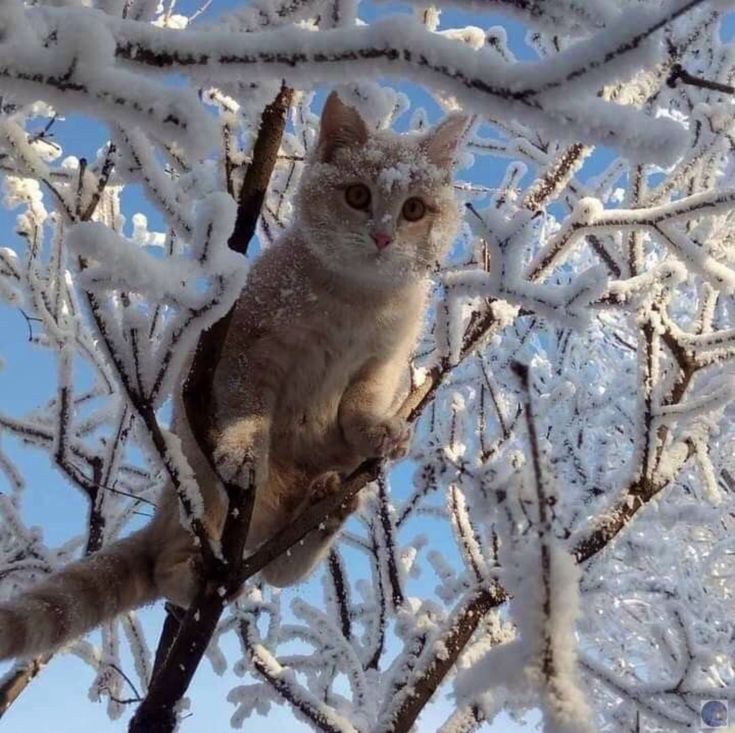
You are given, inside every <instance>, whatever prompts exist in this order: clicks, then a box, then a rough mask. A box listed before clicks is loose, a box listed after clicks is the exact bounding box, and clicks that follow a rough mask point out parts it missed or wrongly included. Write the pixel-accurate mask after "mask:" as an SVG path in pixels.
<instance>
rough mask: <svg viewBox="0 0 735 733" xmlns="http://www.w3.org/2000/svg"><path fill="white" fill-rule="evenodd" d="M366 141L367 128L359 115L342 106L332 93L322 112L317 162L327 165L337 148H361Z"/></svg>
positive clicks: (353, 110)
mask: <svg viewBox="0 0 735 733" xmlns="http://www.w3.org/2000/svg"><path fill="white" fill-rule="evenodd" d="M367 139H368V128H367V125H366V124H365V121H364V120H363V119H362V117H360V113H359V112H358V111H357V110H356V109H355V108H354V107H349V106H347V105H346V104H343V103H342V101H341V100H340V98H339V96H338V95H337V92H332V93H331V94H330V95H329V96H328V97H327V101H326V102H325V103H324V109H323V110H322V119H321V123H320V126H319V143H318V145H317V156H318V158H319V160H321V161H322V162H323V163H329V162H330V161H331V160H332V158H333V157H334V153H335V151H336V150H338V149H339V148H348V147H354V146H362V145H364V144H365V143H366V142H367Z"/></svg>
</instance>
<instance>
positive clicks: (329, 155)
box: [0, 92, 467, 658]
mask: <svg viewBox="0 0 735 733" xmlns="http://www.w3.org/2000/svg"><path fill="white" fill-rule="evenodd" d="M466 126H467V120H466V119H465V118H464V117H462V116H460V115H450V116H448V117H447V118H445V120H444V121H443V122H442V123H440V124H439V125H438V126H437V127H435V128H434V129H432V130H430V131H428V132H423V133H422V132H418V133H409V134H403V135H398V134H395V133H392V132H390V131H377V132H376V131H371V130H370V129H369V128H368V126H367V124H366V123H365V121H364V120H363V119H362V117H361V116H360V114H359V113H358V112H357V111H356V110H355V109H354V108H352V107H350V106H348V105H346V104H344V103H343V102H342V101H341V100H340V98H339V96H338V95H337V94H336V92H332V93H331V94H330V96H329V97H328V99H327V101H326V103H325V106H324V109H323V112H322V117H321V121H320V129H319V137H318V141H317V144H316V145H315V146H314V150H313V151H312V153H311V154H310V157H309V159H308V160H307V161H306V164H305V166H304V169H303V172H302V176H301V179H300V182H299V186H298V190H297V193H296V196H295V210H294V217H293V224H292V225H291V226H290V227H289V228H288V229H287V230H285V232H284V233H283V235H282V236H281V237H280V239H279V240H278V241H277V242H276V243H274V244H273V245H272V246H271V247H269V248H267V249H265V251H264V252H263V253H262V254H261V255H260V257H258V258H257V260H256V262H255V264H254V266H253V268H252V270H251V272H250V273H249V276H248V280H247V283H246V286H245V288H244V289H243V292H242V294H241V296H240V298H239V300H238V302H237V304H236V306H235V311H234V316H233V320H232V322H231V325H230V329H229V335H228V337H227V340H226V343H225V345H224V349H223V354H222V358H221V361H220V363H219V366H218V368H217V370H216V374H215V377H214V393H213V396H214V415H215V425H216V433H215V440H214V445H215V451H214V460H215V466H216V470H217V473H218V474H219V475H220V477H222V478H223V479H224V480H227V481H233V482H235V483H237V484H238V485H243V482H244V480H245V477H244V475H243V474H244V472H246V471H247V472H252V473H248V476H249V477H250V476H254V478H255V487H256V498H255V503H254V508H253V515H252V520H251V525H250V530H249V533H248V537H247V544H246V549H247V550H253V549H255V548H256V547H257V546H258V545H259V544H260V543H262V542H263V541H265V540H267V539H268V538H270V537H271V536H273V535H275V534H276V533H277V532H278V531H279V530H280V529H281V528H283V527H284V526H287V525H288V524H289V523H291V522H293V521H297V518H298V515H299V513H300V512H302V511H303V510H304V509H305V508H306V507H307V506H309V504H310V503H312V502H315V501H318V500H319V499H320V498H321V497H323V496H325V494H328V493H329V492H332V491H336V490H337V489H338V487H339V476H340V474H345V473H348V472H350V471H352V470H353V469H354V468H356V467H357V466H358V465H359V464H360V463H361V462H362V461H363V460H364V459H366V458H368V457H387V458H399V457H401V456H402V455H404V454H405V453H406V451H407V448H408V445H409V441H410V437H411V433H410V430H409V428H408V426H407V425H406V424H405V422H403V421H402V420H400V419H399V418H398V417H396V411H397V408H398V406H399V405H400V403H401V401H402V399H403V397H404V396H405V394H406V392H407V389H408V384H407V381H408V380H407V375H408V369H409V360H410V357H411V353H412V350H413V348H414V346H415V343H416V339H417V337H418V334H419V330H420V328H421V324H422V320H423V314H424V308H425V301H426V299H427V294H428V285H429V276H430V273H431V271H432V268H433V267H434V266H435V263H436V262H437V261H438V260H439V259H441V257H442V256H443V254H444V252H445V251H446V249H447V247H448V246H449V244H450V243H451V242H452V240H453V238H454V236H455V234H456V231H457V228H458V224H459V218H460V215H459V208H458V205H457V202H456V200H455V196H454V190H453V185H452V177H453V171H454V161H455V158H456V154H457V152H458V148H459V145H460V143H461V140H462V137H463V133H464V131H465V128H466ZM178 399H179V400H180V398H178ZM183 414H184V411H183V407H182V406H181V404H177V405H176V406H175V409H174V421H173V422H174V430H175V432H176V433H177V435H178V436H179V437H180V439H181V441H182V446H183V450H184V453H185V455H186V456H187V458H188V460H189V462H190V464H191V466H192V469H193V471H194V473H195V476H196V477H197V481H198V483H199V486H200V491H201V492H202V498H203V502H204V507H205V517H206V519H205V524H206V526H207V528H208V530H209V531H210V533H213V534H214V535H215V536H216V535H217V533H218V532H220V531H221V526H222V523H223V518H224V513H225V511H226V501H225V500H224V498H223V496H224V494H223V492H222V489H221V485H220V484H219V482H218V480H217V478H216V476H215V474H214V472H213V470H212V466H211V464H210V463H209V462H208V461H207V460H206V459H205V457H204V455H203V454H202V453H201V451H200V449H199V447H198V444H197V442H196V440H194V438H193V436H192V435H191V434H190V432H189V427H188V424H187V421H186V420H185V419H183V417H182V416H183ZM353 509H354V506H351V507H347V508H346V509H345V511H343V512H342V514H341V516H336V517H332V518H330V519H329V520H328V521H327V522H326V523H325V524H324V525H322V527H320V529H318V530H314V531H312V532H311V533H309V534H308V535H307V536H306V537H305V539H304V541H303V544H302V545H300V546H299V548H298V552H294V553H287V554H284V555H282V556H281V557H279V558H277V559H275V560H273V561H272V562H271V563H270V564H269V565H268V566H267V567H266V568H265V569H264V570H263V571H262V576H263V577H264V579H265V580H266V581H267V582H268V583H271V584H272V585H275V586H286V585H291V584H293V583H296V582H298V581H299V580H301V579H302V578H304V577H305V576H306V575H308V573H309V572H310V571H311V570H312V569H313V568H314V567H315V566H316V565H317V563H318V562H319V560H320V559H321V558H322V557H323V556H324V555H325V554H326V553H327V551H328V550H329V547H330V545H331V543H332V541H333V540H334V537H335V535H336V534H337V533H338V531H339V529H340V526H341V525H342V523H343V522H344V520H345V519H346V517H347V516H348V514H349V512H350V511H351V510H353ZM195 553H196V549H195V546H194V544H193V541H192V536H191V535H190V534H189V532H188V531H187V530H185V529H184V528H183V527H182V525H181V522H180V510H179V506H178V499H177V496H176V494H175V492H174V491H173V489H172V488H171V487H168V488H167V489H166V490H164V492H163V494H162V496H161V498H160V501H159V506H158V509H157V511H156V514H155V516H154V518H153V519H152V521H151V523H150V524H149V525H148V526H146V527H145V528H143V529H141V530H139V531H138V532H136V533H134V534H132V535H130V536H128V537H126V538H124V539H122V540H120V541H118V542H115V543H113V544H111V545H110V546H109V547H106V548H104V549H103V550H101V551H100V552H98V553H96V554H95V555H93V556H91V557H89V558H86V559H82V560H79V561H77V562H74V563H71V564H70V565H68V566H66V567H65V568H63V569H61V570H60V571H59V572H58V573H56V574H54V575H52V576H51V577H50V578H48V579H47V580H44V581H43V582H41V583H39V584H38V585H36V586H35V587H32V588H30V589H29V590H27V591H25V592H23V593H21V594H20V595H19V597H17V598H15V599H12V600H10V601H9V602H6V603H2V604H0V658H8V657H16V656H27V655H33V654H38V653H41V652H47V651H50V650H53V649H55V648H57V647H59V646H60V645H62V644H63V643H65V642H67V641H69V640H71V639H74V638H76V637H78V636H80V635H82V634H84V633H85V632H87V631H89V630H90V629H92V628H94V627H95V626H97V625H99V624H100V623H103V622H104V621H107V620H109V619H111V618H114V616H116V615H117V614H119V613H122V612H124V611H126V610H130V609H133V608H136V607H139V606H142V605H145V604H148V603H151V602H153V601H154V600H156V599H158V598H161V597H165V598H167V599H169V600H170V601H172V602H173V603H175V604H176V605H178V606H182V607H186V606H188V605H189V603H190V602H191V600H192V599H193V597H194V594H195V592H196V581H195V576H194V573H193V569H192V563H193V558H194V557H195Z"/></svg>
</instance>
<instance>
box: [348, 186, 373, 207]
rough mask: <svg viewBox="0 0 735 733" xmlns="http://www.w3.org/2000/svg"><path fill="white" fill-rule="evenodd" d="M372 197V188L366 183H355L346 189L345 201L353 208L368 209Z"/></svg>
mask: <svg viewBox="0 0 735 733" xmlns="http://www.w3.org/2000/svg"><path fill="white" fill-rule="evenodd" d="M370 198H371V196H370V189H369V188H368V187H367V186H366V185H365V184H364V183H353V184H352V185H351V186H347V188H346V189H345V201H346V202H347V203H348V204H349V205H350V206H351V207H352V208H353V209H362V210H364V209H367V207H368V206H370Z"/></svg>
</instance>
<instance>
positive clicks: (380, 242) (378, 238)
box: [370, 232, 393, 250]
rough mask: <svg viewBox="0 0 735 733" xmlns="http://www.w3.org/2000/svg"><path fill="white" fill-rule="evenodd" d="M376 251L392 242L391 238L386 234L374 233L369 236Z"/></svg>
mask: <svg viewBox="0 0 735 733" xmlns="http://www.w3.org/2000/svg"><path fill="white" fill-rule="evenodd" d="M370 236H371V237H372V238H373V242H375V246H376V247H377V248H378V249H381V250H382V249H385V248H386V247H387V246H388V245H389V244H390V243H391V242H392V241H393V237H392V236H391V235H390V234H388V233H387V232H374V233H373V234H371V235H370Z"/></svg>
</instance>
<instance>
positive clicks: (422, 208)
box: [401, 196, 426, 221]
mask: <svg viewBox="0 0 735 733" xmlns="http://www.w3.org/2000/svg"><path fill="white" fill-rule="evenodd" d="M401 213H402V214H403V218H404V219H405V220H406V221H419V219H423V218H424V216H425V215H426V204H425V203H424V202H423V201H422V200H421V199H420V198H417V197H416V196H412V197H411V198H410V199H406V200H405V202H404V203H403V209H402V210H401Z"/></svg>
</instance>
